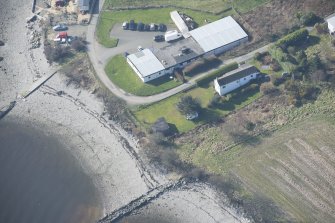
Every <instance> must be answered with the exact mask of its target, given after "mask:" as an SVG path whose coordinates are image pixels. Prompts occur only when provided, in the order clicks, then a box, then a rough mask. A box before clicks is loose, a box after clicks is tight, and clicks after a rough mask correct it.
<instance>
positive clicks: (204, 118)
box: [193, 108, 221, 124]
mask: <svg viewBox="0 0 335 223" xmlns="http://www.w3.org/2000/svg"><path fill="white" fill-rule="evenodd" d="M220 118H221V114H220V113H218V112H216V111H214V110H212V109H208V108H202V109H201V111H200V112H199V118H197V119H195V120H193V122H194V123H196V124H203V123H207V122H215V121H217V120H219V119H220Z"/></svg>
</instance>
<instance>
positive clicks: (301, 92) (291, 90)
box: [284, 80, 320, 106]
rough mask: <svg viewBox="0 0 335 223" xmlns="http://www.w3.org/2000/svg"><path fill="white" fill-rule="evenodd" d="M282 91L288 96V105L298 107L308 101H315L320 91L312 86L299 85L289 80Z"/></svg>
mask: <svg viewBox="0 0 335 223" xmlns="http://www.w3.org/2000/svg"><path fill="white" fill-rule="evenodd" d="M284 89H285V90H286V92H287V93H288V96H289V98H288V99H289V100H288V102H289V104H291V105H294V106H300V105H302V104H303V103H306V102H308V101H313V100H316V99H317V97H318V95H319V93H320V89H319V88H318V87H315V86H312V85H306V84H301V83H299V82H296V81H294V80H289V81H287V82H286V83H285V86H284Z"/></svg>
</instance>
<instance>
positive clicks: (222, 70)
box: [196, 63, 238, 86]
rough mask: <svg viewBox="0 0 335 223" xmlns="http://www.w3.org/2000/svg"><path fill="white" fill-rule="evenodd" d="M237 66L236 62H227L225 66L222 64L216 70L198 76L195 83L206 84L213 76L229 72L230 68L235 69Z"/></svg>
mask: <svg viewBox="0 0 335 223" xmlns="http://www.w3.org/2000/svg"><path fill="white" fill-rule="evenodd" d="M237 68H238V64H237V63H231V64H227V65H226V66H223V67H221V68H219V69H217V70H216V71H214V72H212V73H209V74H207V75H206V76H204V77H202V78H199V79H198V80H196V83H197V85H199V86H201V85H205V84H208V83H209V82H211V81H213V80H214V79H215V78H217V77H220V76H222V75H223V74H225V73H228V72H230V71H232V70H235V69H237Z"/></svg>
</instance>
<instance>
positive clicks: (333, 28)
mask: <svg viewBox="0 0 335 223" xmlns="http://www.w3.org/2000/svg"><path fill="white" fill-rule="evenodd" d="M326 21H327V23H328V30H329V33H330V34H333V33H335V15H333V16H331V17H328V18H327V19H326Z"/></svg>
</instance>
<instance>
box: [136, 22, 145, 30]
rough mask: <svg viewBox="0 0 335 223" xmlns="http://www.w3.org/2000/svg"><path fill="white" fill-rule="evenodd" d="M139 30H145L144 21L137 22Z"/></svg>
mask: <svg viewBox="0 0 335 223" xmlns="http://www.w3.org/2000/svg"><path fill="white" fill-rule="evenodd" d="M137 30H138V31H143V30H144V24H143V23H142V22H139V23H138V24H137Z"/></svg>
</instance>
